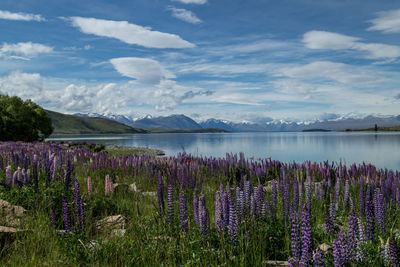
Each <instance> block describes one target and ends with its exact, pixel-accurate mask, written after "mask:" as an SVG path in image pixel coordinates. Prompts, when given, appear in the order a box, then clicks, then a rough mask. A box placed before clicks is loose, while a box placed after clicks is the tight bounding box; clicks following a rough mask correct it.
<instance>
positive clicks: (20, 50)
mask: <svg viewBox="0 0 400 267" xmlns="http://www.w3.org/2000/svg"><path fill="white" fill-rule="evenodd" d="M51 52H53V47H50V46H47V45H43V44H37V43H32V42H27V43H17V44H7V43H4V44H3V46H2V47H1V48H0V56H10V57H14V58H15V56H16V57H17V58H18V57H22V59H24V57H25V58H31V57H34V56H37V55H38V54H46V53H51Z"/></svg>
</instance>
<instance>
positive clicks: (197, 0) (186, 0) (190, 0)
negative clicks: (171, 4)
mask: <svg viewBox="0 0 400 267" xmlns="http://www.w3.org/2000/svg"><path fill="white" fill-rule="evenodd" d="M173 1H175V2H181V3H182V4H196V5H204V4H205V3H207V0H173Z"/></svg>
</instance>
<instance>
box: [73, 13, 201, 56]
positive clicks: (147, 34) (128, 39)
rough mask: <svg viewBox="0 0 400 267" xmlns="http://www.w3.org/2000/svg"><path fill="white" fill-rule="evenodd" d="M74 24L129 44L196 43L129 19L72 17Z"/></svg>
mask: <svg viewBox="0 0 400 267" xmlns="http://www.w3.org/2000/svg"><path fill="white" fill-rule="evenodd" d="M71 22H72V25H73V26H75V27H77V28H79V30H80V31H81V32H83V33H86V34H94V35H97V36H102V37H109V38H115V39H118V40H120V41H122V42H124V43H127V44H135V45H140V46H144V47H149V48H192V47H195V45H194V44H192V43H190V42H188V41H185V40H183V39H182V38H181V37H179V36H178V35H176V34H171V33H164V32H159V31H152V30H151V29H149V28H148V27H143V26H140V25H136V24H132V23H129V22H127V21H114V20H104V19H96V18H82V17H71Z"/></svg>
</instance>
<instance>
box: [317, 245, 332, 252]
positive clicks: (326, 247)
mask: <svg viewBox="0 0 400 267" xmlns="http://www.w3.org/2000/svg"><path fill="white" fill-rule="evenodd" d="M318 248H319V249H320V250H322V251H323V252H324V253H327V252H328V251H329V250H331V249H332V247H331V246H330V245H328V244H326V243H323V244H320V245H319V246H318Z"/></svg>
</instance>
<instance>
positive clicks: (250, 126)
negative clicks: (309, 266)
mask: <svg viewBox="0 0 400 267" xmlns="http://www.w3.org/2000/svg"><path fill="white" fill-rule="evenodd" d="M75 115H77V116H81V117H88V118H89V117H97V118H106V119H111V120H114V121H117V122H119V123H122V124H125V125H128V126H131V127H133V128H147V129H180V130H189V129H202V128H216V129H221V130H225V131H230V132H296V131H307V130H314V129H321V130H330V131H340V130H346V129H365V128H372V127H374V125H375V124H377V125H378V127H389V126H399V125H400V115H397V116H395V115H394V116H376V115H375V116H374V115H368V116H364V117H360V116H359V117H355V116H354V117H351V116H347V117H346V116H343V117H335V118H333V119H324V120H315V121H311V122H291V121H284V120H266V121H265V122H240V123H237V122H230V121H226V120H218V119H214V118H211V119H208V120H205V121H199V122H196V121H195V120H193V119H191V118H190V117H188V116H185V115H182V114H180V115H170V116H164V117H152V116H150V115H148V116H146V117H144V118H132V117H129V116H124V115H115V114H97V113H90V114H83V113H77V114H75Z"/></svg>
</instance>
